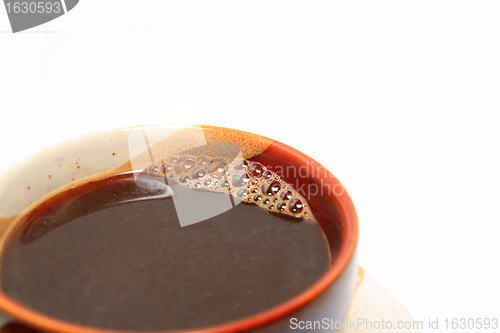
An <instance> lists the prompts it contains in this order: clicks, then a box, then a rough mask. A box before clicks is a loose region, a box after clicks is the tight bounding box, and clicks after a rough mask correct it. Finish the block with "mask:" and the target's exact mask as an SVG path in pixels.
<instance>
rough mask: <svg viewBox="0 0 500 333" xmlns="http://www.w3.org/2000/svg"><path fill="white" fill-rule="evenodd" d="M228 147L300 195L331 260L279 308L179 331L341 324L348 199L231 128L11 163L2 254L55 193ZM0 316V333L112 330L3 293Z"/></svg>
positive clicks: (291, 154)
mask: <svg viewBox="0 0 500 333" xmlns="http://www.w3.org/2000/svg"><path fill="white" fill-rule="evenodd" d="M228 144H229V145H230V147H232V148H231V149H229V150H231V151H232V152H230V154H232V156H236V155H237V156H239V158H242V159H247V160H251V161H257V162H260V163H262V164H263V165H265V166H266V167H267V168H269V169H270V170H273V171H274V172H275V173H276V174H278V175H279V176H280V177H281V179H282V180H283V181H285V182H287V183H288V184H290V185H292V186H293V187H294V188H295V189H296V191H297V192H298V193H299V194H300V195H301V196H302V197H303V198H305V200H306V201H307V203H308V205H309V208H310V209H311V211H312V213H313V215H314V216H315V218H316V220H317V222H318V223H319V225H320V227H321V228H322V230H323V232H324V234H325V236H326V239H327V242H328V243H329V245H330V249H331V251H332V252H334V253H332V257H333V258H335V259H334V260H333V261H332V263H331V266H330V267H329V269H328V271H327V272H326V273H325V274H324V275H323V276H321V278H320V279H319V280H317V281H316V282H315V283H314V284H313V285H312V286H310V287H309V288H308V289H306V290H305V291H303V292H302V293H300V294H298V295H296V296H294V297H293V298H292V299H289V300H288V301H286V302H284V303H282V304H279V305H278V306H275V307H273V308H271V309H268V310H266V311H264V312H261V313H257V314H255V315H252V316H250V317H246V318H242V319H239V320H236V321H232V322H227V323H223V324H220V325H216V326H212V327H200V328H198V329H196V330H186V331H182V332H198V333H209V332H210V333H216V332H266V333H267V332H280V333H281V332H287V331H296V330H293V329H292V326H294V325H293V324H294V323H298V322H300V321H322V320H324V319H325V318H327V319H328V320H332V321H338V322H340V321H342V320H344V319H345V315H346V314H347V313H348V307H349V303H350V300H351V298H352V295H353V292H354V288H355V279H356V272H357V265H356V259H355V249H356V244H357V239H358V224H357V217H356V212H355V209H354V205H353V203H352V201H351V198H350V197H349V195H348V194H347V192H346V191H345V189H344V188H343V186H342V185H341V183H340V182H339V181H338V180H337V179H336V178H335V177H334V176H333V175H332V174H331V173H330V172H329V171H328V170H326V169H325V168H324V167H323V166H322V165H320V164H319V163H318V162H316V161H315V160H313V159H312V158H310V157H309V156H306V155H305V154H303V153H301V152H299V151H298V150H296V149H294V148H292V147H289V146H287V145H285V144H283V143H281V142H278V141H275V140H272V139H269V138H266V137H263V136H259V135H256V134H251V133H247V132H243V131H238V130H234V129H228V128H221V127H213V126H188V127H173V126H158V127H136V128H130V129H121V130H114V131H109V132H103V133H94V134H89V135H85V136H81V137H78V138H75V139H73V140H71V141H68V142H65V143H61V144H58V145H56V146H53V147H50V148H48V149H46V150H45V151H43V152H41V153H40V154H38V155H36V156H33V157H31V158H30V159H28V160H25V161H23V162H22V163H19V164H18V165H15V166H14V167H12V168H10V169H9V170H8V171H7V172H6V173H4V174H3V175H2V176H1V177H0V184H1V185H0V251H1V250H3V246H4V243H5V239H6V237H7V235H8V233H9V231H10V230H11V229H12V228H13V226H14V225H16V222H17V221H19V219H20V218H21V217H22V216H23V214H24V213H26V212H27V211H29V210H30V209H31V208H32V207H34V206H36V205H37V204H39V203H40V202H43V201H44V200H46V199H47V198H48V197H50V196H52V195H54V194H56V193H59V192H61V191H64V190H67V189H69V188H71V187H76V186H78V185H79V184H83V183H86V182H88V181H89V180H95V179H98V178H103V177H106V176H109V175H113V174H118V173H122V172H130V171H140V170H142V169H144V168H147V167H149V166H150V165H151V164H152V163H153V164H154V163H155V162H156V161H158V160H160V159H161V158H163V157H164V156H168V155H169V154H172V153H177V152H181V151H186V149H193V148H196V147H199V146H207V145H208V146H209V147H210V148H209V149H210V150H211V153H214V154H222V155H224V154H229V153H228V149H227V147H228ZM221 147H225V148H221ZM325 149H328V147H327V144H325ZM215 260H216V259H215ZM0 311H1V312H2V316H1V318H2V326H0V327H3V328H2V329H0V332H31V331H33V332H37V331H43V332H61V333H69V332H80V333H98V332H102V333H104V332H110V331H109V330H104V329H99V328H95V327H86V326H82V325H79V324H75V323H71V322H66V321H63V320H60V319H58V318H57V317H51V316H48V315H45V314H43V313H41V312H37V311H35V310H33V309H31V308H29V307H27V306H25V305H23V304H21V303H19V302H17V301H16V300H15V299H13V298H11V297H10V296H9V295H7V294H6V293H4V292H3V291H1V290H0ZM193 315H196V314H193ZM316 331H318V332H321V329H318V330H316ZM327 331H328V332H332V331H333V330H332V329H331V328H328V329H327V330H325V332H327ZM113 332H116V331H113ZM164 332H165V333H166V332H174V331H164ZM175 332H181V331H175Z"/></svg>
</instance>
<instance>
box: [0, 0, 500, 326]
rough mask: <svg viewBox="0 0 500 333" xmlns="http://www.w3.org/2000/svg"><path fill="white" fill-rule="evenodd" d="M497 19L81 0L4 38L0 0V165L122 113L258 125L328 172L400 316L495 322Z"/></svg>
mask: <svg viewBox="0 0 500 333" xmlns="http://www.w3.org/2000/svg"><path fill="white" fill-rule="evenodd" d="M499 18H500V3H498V2H497V1H418V2H408V1H363V2H359V1H349V2H343V3H335V4H332V3H331V2H329V1H290V0H288V1H269V0H266V1H251V2H241V1H234V0H232V1H206V0H205V1H182V2H179V1H178V2H173V1H124V0H120V1H117V0H116V1H111V0H107V1H97V0H82V1H80V3H79V4H78V5H77V6H76V7H75V8H74V9H73V10H72V11H70V12H69V13H68V14H66V15H64V16H62V17H60V18H58V19H56V20H54V21H52V22H49V23H47V24H44V25H42V26H39V27H36V28H34V29H31V30H28V31H26V32H22V33H18V34H12V33H11V32H10V26H9V23H8V19H7V15H6V12H5V10H3V8H0V113H1V115H0V169H5V168H7V167H8V166H9V165H11V164H13V163H14V162H16V161H19V160H20V159H22V158H23V157H25V156H29V154H31V153H32V152H33V151H37V150H39V149H41V148H43V147H46V146H47V145H49V144H52V143H55V142H58V141H61V140H63V139H64V138H67V137H72V136H75V135H77V134H79V133H85V132H88V131H93V130H100V129H108V128H116V127H121V126H127V125H137V124H164V123H183V124H194V123H204V124H212V125H220V126H227V127H233V128H238V129H243V130H247V131H250V132H254V133H258V134H262V135H265V136H269V137H271V138H274V139H277V140H279V141H282V142H285V143H287V144H289V145H291V146H294V147H296V148H298V149H299V150H301V151H303V152H305V153H306V154H308V155H310V156H311V157H313V158H315V159H316V160H318V161H319V162H320V163H322V164H324V165H325V166H326V167H327V168H328V169H330V170H331V171H332V172H333V173H334V174H335V175H336V176H337V177H338V178H339V179H340V180H341V181H342V182H343V184H344V185H345V187H346V188H347V190H348V192H349V193H350V195H351V196H352V198H353V200H354V202H355V204H356V207H357V210H358V214H359V220H360V229H361V236H360V242H359V263H360V264H361V265H362V266H364V267H365V268H366V269H367V270H368V271H370V272H371V273H372V274H373V275H375V276H376V277H377V278H378V279H379V280H380V281H382V282H383V283H384V284H385V285H387V287H388V288H389V289H391V290H392V291H393V292H394V294H395V295H396V296H397V297H398V298H399V299H400V300H401V301H402V302H403V304H405V306H406V307H407V309H408V310H409V311H410V313H411V314H412V315H413V317H414V318H415V319H417V320H424V321H427V320H428V318H429V317H432V318H436V317H438V318H440V320H444V319H445V318H453V317H466V318H469V317H473V318H475V317H500V302H499V298H500V291H499V286H498V285H499V284H498V281H499V280H500V273H499V265H500V264H499V261H498V254H499V253H500V245H499V243H500V242H499V240H498V237H499V231H500V227H499V225H500V209H499V208H500V149H499V143H500V131H499V125H500V123H499V117H498V115H499V113H500V19H499ZM99 31H102V33H101V34H100V33H98V32H99ZM96 32H97V33H96ZM35 132H42V133H43V139H40V137H39V136H38V135H37V139H36V140H33V138H34V135H33V133H35ZM442 331H444V330H442ZM476 331H479V330H476Z"/></svg>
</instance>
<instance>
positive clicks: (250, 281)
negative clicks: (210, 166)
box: [0, 174, 330, 330]
mask: <svg viewBox="0 0 500 333" xmlns="http://www.w3.org/2000/svg"><path fill="white" fill-rule="evenodd" d="M168 182H169V185H174V184H173V180H168ZM164 190H165V189H164V188H163V189H162V188H161V186H160V187H159V188H158V189H148V188H145V187H143V186H142V187H141V186H138V185H137V183H136V181H135V179H134V177H133V176H132V175H131V174H127V175H119V176H113V177H110V178H107V179H104V180H100V181H97V182H93V183H89V184H86V185H82V186H79V187H77V188H75V189H72V190H68V191H66V192H63V193H61V194H59V195H57V196H55V197H53V198H51V199H49V200H48V201H46V202H45V203H43V204H41V205H38V206H37V207H36V208H35V209H34V210H33V211H32V212H30V213H29V214H27V215H26V216H25V218H24V220H23V221H21V222H20V223H19V225H18V227H17V229H16V230H14V231H13V232H12V234H11V237H10V239H9V240H8V242H7V243H6V247H5V248H4V250H3V252H2V253H3V254H2V269H1V272H0V274H1V285H2V290H3V291H5V292H6V293H7V294H8V295H10V296H11V297H13V298H14V299H16V300H17V301H19V302H21V303H23V304H25V305H27V306H29V307H31V308H33V309H35V310H37V311H39V312H42V313H45V314H48V315H51V316H54V317H56V318H59V319H62V320H66V321H69V322H72V323H77V324H82V325H88V326H94V327H100V328H109V329H121V330H167V329H170V330H174V329H189V328H197V327H202V326H208V325H215V324H221V323H224V322H227V321H231V320H236V319H241V318H243V317H246V316H250V315H252V314H255V313H257V312H260V311H264V310H267V309H269V308H271V307H273V306H276V305H278V304H280V303H282V302H284V301H286V300H288V299H290V298H292V297H293V296H296V295H297V294H299V293H300V292H302V291H304V290H305V289H306V288H308V287H310V286H311V285H312V284H313V283H314V282H315V281H316V280H317V279H318V278H319V277H320V276H321V275H322V274H324V273H325V271H326V270H327V269H328V267H329V265H330V255H329V249H328V245H327V243H326V241H325V237H324V235H323V233H322V231H321V229H320V228H319V227H318V225H317V224H316V223H314V222H312V221H309V220H306V219H298V218H293V217H289V216H282V215H281V214H278V213H270V212H268V211H267V210H266V209H263V208H261V207H258V206H255V205H252V204H248V203H240V204H236V205H234V207H233V208H231V209H229V210H227V211H225V212H224V213H222V214H219V215H217V216H213V217H210V218H208V219H206V220H203V221H200V222H198V223H194V224H191V225H187V226H184V227H181V223H180V221H179V218H178V214H177V213H176V209H175V202H174V199H173V198H172V197H171V196H169V195H166V194H165V191H164ZM193 191H196V190H193ZM210 195H211V196H214V201H217V200H216V199H217V198H218V197H216V196H223V195H225V196H227V195H228V194H224V193H215V192H213V193H211V194H210ZM192 209H193V210H196V209H202V207H201V208H200V207H196V206H194V207H192Z"/></svg>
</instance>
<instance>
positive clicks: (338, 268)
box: [0, 125, 359, 333]
mask: <svg viewBox="0 0 500 333" xmlns="http://www.w3.org/2000/svg"><path fill="white" fill-rule="evenodd" d="M160 127H162V126H160ZM176 127H177V126H176ZM179 127H180V128H182V127H191V126H179ZM202 128H203V129H207V130H229V131H236V132H240V133H245V134H246V135H249V136H254V137H257V138H262V139H266V140H271V142H273V143H275V144H278V145H279V146H280V147H279V148H280V149H283V150H286V151H287V153H288V154H290V156H293V157H294V158H295V159H296V160H297V161H300V162H301V164H303V165H307V163H308V162H309V163H311V162H314V164H315V165H316V166H320V167H322V168H324V169H325V171H326V175H328V177H324V176H323V177H322V178H323V179H324V180H325V181H326V182H327V183H330V186H332V188H335V187H333V186H342V184H341V183H340V181H339V180H338V179H337V178H336V177H334V176H333V174H332V173H331V172H330V171H329V170H328V169H326V168H325V167H324V166H323V165H321V164H320V163H318V162H317V161H315V160H314V159H313V158H311V157H309V156H308V155H306V154H304V153H302V152H300V151H299V150H297V149H295V148H293V147H291V146H288V145H286V144H284V143H282V142H280V141H276V140H274V139H269V138H267V137H265V136H262V135H259V134H254V133H250V132H246V131H241V130H237V129H232V128H227V127H220V126H206V125H203V126H202ZM135 129H137V128H125V129H123V130H127V131H129V130H135ZM335 200H336V201H337V203H338V207H339V208H340V209H341V210H342V213H343V215H344V219H343V220H342V225H343V227H344V232H345V235H344V236H343V237H342V243H341V246H340V247H339V250H338V253H337V256H336V258H335V260H334V261H333V263H332V265H331V266H330V267H329V268H328V270H327V271H326V272H325V273H324V274H323V275H322V276H321V277H320V278H319V279H318V280H316V282H314V283H313V284H312V285H311V286H310V287H308V288H307V289H306V290H304V291H303V292H301V293H300V294H297V295H295V296H294V297H292V298H291V299H289V300H287V301H285V302H283V303H281V304H279V305H277V306H275V307H272V308H270V309H267V310H265V311H262V312H259V313H256V314H254V315H251V316H248V317H244V318H241V319H237V320H233V321H229V322H225V323H222V324H217V325H212V326H206V327H200V328H195V329H186V330H155V331H130V330H115V329H105V328H97V327H91V326H85V325H80V324H76V323H71V322H68V321H64V320H61V319H57V318H55V317H52V316H49V315H45V314H43V313H41V312H38V311H36V310H33V309H31V308H29V307H27V306H25V305H23V304H22V303H20V302H18V301H16V300H15V299H13V298H11V297H10V296H9V295H7V294H6V293H5V292H3V291H2V290H1V289H0V309H2V310H3V311H4V312H5V313H7V314H8V315H10V316H12V317H13V318H14V319H15V320H17V321H20V322H25V323H27V324H28V325H31V326H34V327H36V328H40V329H43V330H47V331H49V332H60V333H70V332H75V333H76V332H78V333H111V332H115V333H140V332H144V333H194V332H196V333H221V332H242V331H246V330H249V329H253V328H256V327H260V326H264V325H266V324H269V323H272V322H274V321H276V320H278V319H279V318H283V317H285V316H286V315H287V314H291V313H293V312H294V311H296V310H298V309H300V308H302V307H303V306H305V305H307V304H308V303H310V302H312V301H313V300H314V299H316V298H317V297H318V296H319V295H321V294H322V293H323V292H324V291H325V290H326V289H327V288H328V287H330V286H331V285H333V284H334V283H335V282H336V281H337V279H338V278H339V277H340V275H341V274H342V273H343V272H344V270H345V269H346V267H347V266H348V264H349V262H350V261H351V258H352V257H353V255H354V253H355V250H356V246H357V241H358V232H359V230H358V218H357V214H356V210H355V207H354V204H353V202H352V199H351V198H350V196H349V194H348V193H347V192H346V191H342V193H340V194H335Z"/></svg>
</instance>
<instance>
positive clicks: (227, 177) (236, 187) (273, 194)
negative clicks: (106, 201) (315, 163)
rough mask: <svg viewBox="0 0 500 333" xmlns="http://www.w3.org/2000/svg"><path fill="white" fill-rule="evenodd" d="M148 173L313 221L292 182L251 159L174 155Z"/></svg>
mask: <svg viewBox="0 0 500 333" xmlns="http://www.w3.org/2000/svg"><path fill="white" fill-rule="evenodd" d="M144 172H146V173H147V174H150V175H154V176H163V177H164V178H165V180H166V181H167V182H168V179H174V180H175V181H176V182H178V183H180V184H182V185H184V186H186V187H189V188H192V189H196V190H208V191H213V192H223V193H224V192H225V193H229V194H231V195H232V196H233V197H234V198H237V199H239V200H240V201H241V202H244V203H250V204H254V205H257V206H260V207H262V208H265V209H267V210H268V211H270V212H279V213H281V214H286V215H290V216H295V217H300V218H307V219H309V220H313V219H314V218H313V215H312V214H311V211H310V209H309V207H308V205H307V203H306V201H305V199H304V198H303V197H302V196H301V195H300V194H299V193H298V192H297V191H296V190H295V189H294V188H293V187H292V186H291V185H290V184H288V183H286V182H285V181H283V180H282V179H280V177H279V176H278V175H277V174H276V173H275V172H273V171H272V170H270V169H269V168H267V167H266V166H264V165H262V164H261V163H258V162H254V161H251V160H236V161H234V160H229V159H224V158H214V157H210V156H194V155H188V154H185V155H173V156H169V157H167V158H165V159H162V160H161V161H159V162H158V163H155V164H153V165H151V166H149V167H148V168H146V169H145V170H144Z"/></svg>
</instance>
